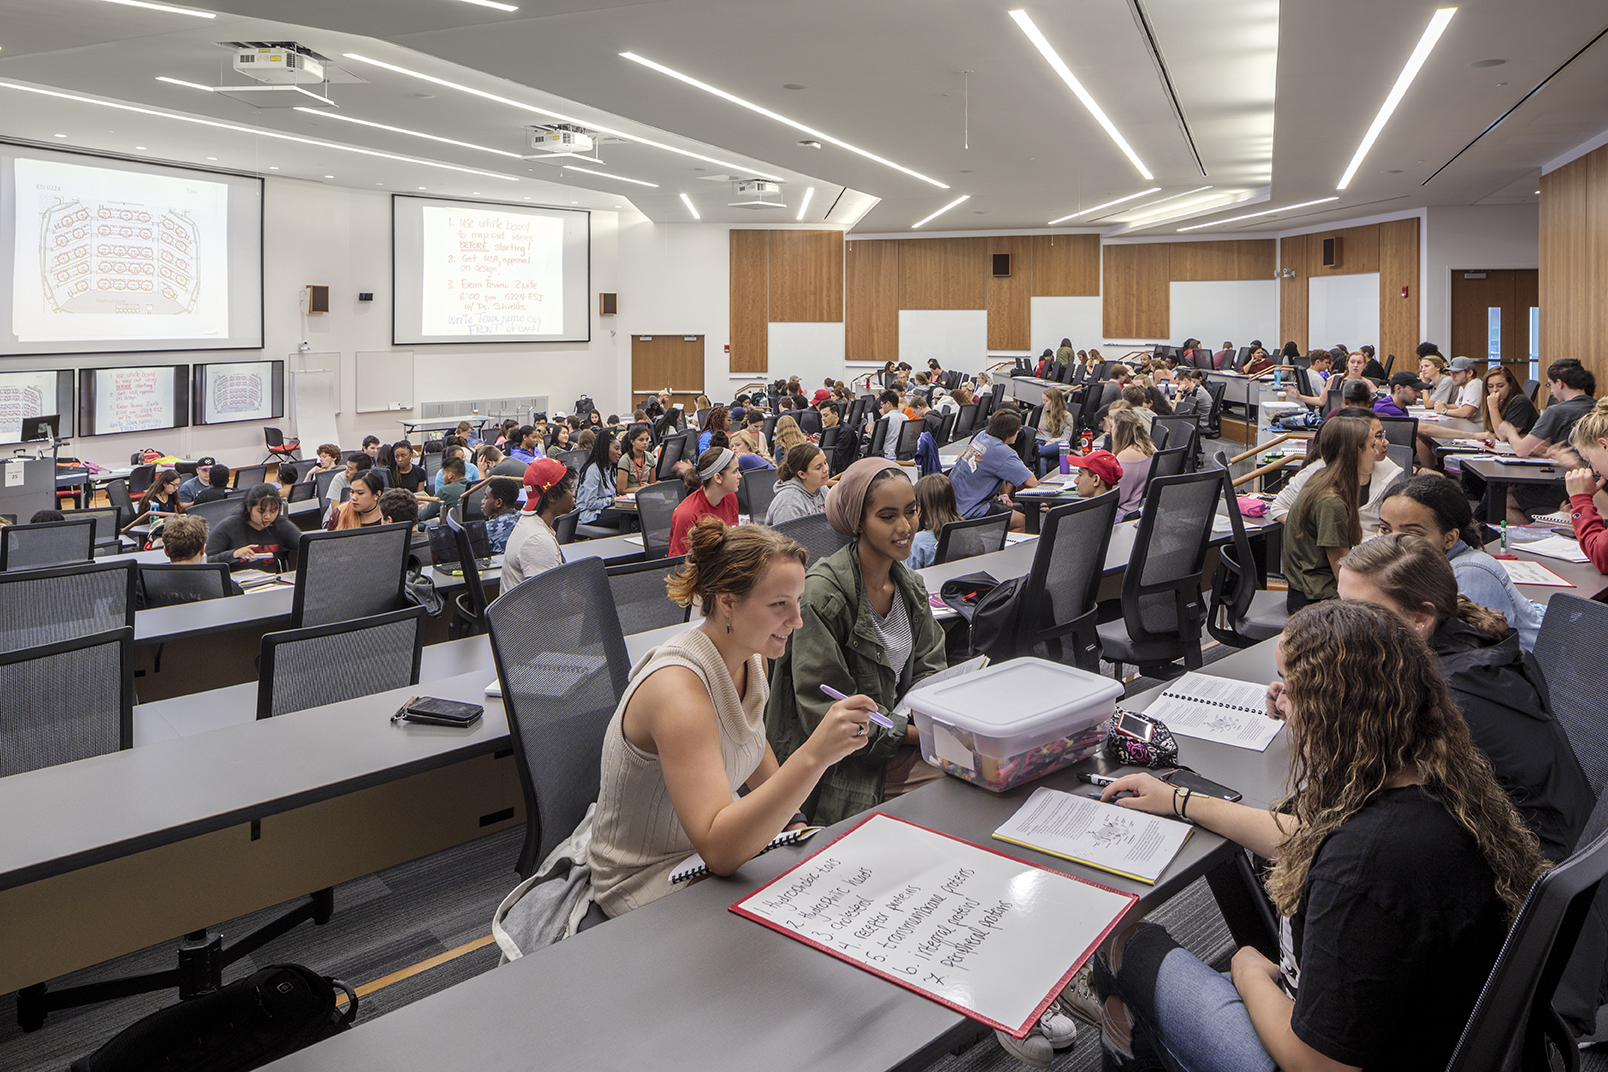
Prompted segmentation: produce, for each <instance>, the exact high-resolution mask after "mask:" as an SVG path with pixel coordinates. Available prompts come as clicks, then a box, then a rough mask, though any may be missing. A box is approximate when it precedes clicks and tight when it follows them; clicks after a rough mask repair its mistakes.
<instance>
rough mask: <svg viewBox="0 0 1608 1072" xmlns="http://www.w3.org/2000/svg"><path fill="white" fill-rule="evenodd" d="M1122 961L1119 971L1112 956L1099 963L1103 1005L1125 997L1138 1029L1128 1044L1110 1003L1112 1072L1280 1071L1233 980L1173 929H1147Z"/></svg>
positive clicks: (1107, 1060) (1107, 1065)
mask: <svg viewBox="0 0 1608 1072" xmlns="http://www.w3.org/2000/svg"><path fill="white" fill-rule="evenodd" d="M1120 961H1121V965H1122V966H1121V968H1120V969H1119V970H1116V971H1113V970H1112V968H1111V965H1110V963H1109V961H1108V960H1107V958H1106V954H1104V953H1101V954H1099V955H1098V956H1097V957H1096V958H1095V962H1094V990H1095V993H1096V994H1098V995H1099V996H1100V1000H1101V1001H1102V1002H1104V1001H1105V1000H1106V999H1107V998H1109V997H1112V996H1115V997H1117V998H1118V999H1120V1000H1121V1002H1122V1004H1123V1005H1124V1006H1126V1009H1127V1016H1126V1023H1127V1025H1128V1027H1129V1030H1130V1032H1131V1037H1130V1039H1129V1040H1128V1045H1127V1047H1123V1046H1122V1044H1121V1039H1120V1038H1116V1037H1114V1036H1113V1034H1112V1030H1111V1029H1112V1027H1113V1026H1117V1027H1118V1034H1120V1027H1121V1022H1122V1020H1123V1017H1122V1015H1121V1013H1120V1012H1114V1010H1113V1009H1112V1008H1111V1007H1110V1006H1107V1009H1106V1014H1105V1016H1106V1021H1107V1024H1106V1026H1105V1028H1103V1029H1102V1030H1101V1032H1100V1044H1101V1052H1102V1068H1104V1070H1105V1072H1150V1070H1154V1069H1164V1070H1166V1072H1278V1069H1277V1067H1276V1066H1275V1065H1274V1063H1273V1059H1272V1058H1271V1057H1269V1056H1268V1054H1267V1051H1266V1050H1265V1049H1263V1048H1262V1043H1261V1041H1260V1040H1259V1039H1258V1038H1257V1037H1256V1029H1255V1028H1253V1027H1252V1026H1251V1016H1250V1013H1248V1012H1246V1011H1245V1003H1244V1002H1243V1001H1241V1000H1240V996H1239V991H1237V990H1235V989H1234V984H1233V982H1232V981H1230V979H1229V977H1228V976H1227V975H1226V974H1219V973H1218V972H1215V971H1213V970H1212V969H1211V968H1209V967H1207V966H1206V965H1205V964H1203V963H1201V961H1200V960H1199V959H1197V958H1196V957H1195V956H1194V954H1192V953H1190V952H1189V951H1188V950H1187V949H1184V948H1183V947H1182V946H1180V945H1179V944H1178V943H1177V942H1175V941H1173V939H1172V936H1171V935H1169V934H1168V933H1167V932H1166V930H1165V929H1163V928H1161V927H1158V926H1155V925H1154V924H1144V925H1142V926H1140V927H1139V929H1138V930H1136V931H1134V932H1133V933H1132V934H1131V935H1130V936H1129V938H1128V941H1127V944H1126V945H1125V946H1124V947H1123V949H1122V954H1121V957H1120ZM1114 1016H1115V1018H1116V1019H1117V1020H1118V1021H1119V1023H1118V1024H1117V1025H1113V1024H1112V1020H1113V1017H1114Z"/></svg>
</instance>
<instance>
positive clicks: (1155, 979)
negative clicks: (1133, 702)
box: [1093, 600, 1546, 1072]
mask: <svg viewBox="0 0 1608 1072" xmlns="http://www.w3.org/2000/svg"><path fill="white" fill-rule="evenodd" d="M1279 668H1280V671H1281V672H1282V673H1283V675H1284V679H1285V680H1284V682H1276V683H1274V685H1272V686H1271V687H1270V688H1269V706H1270V708H1271V709H1272V714H1273V717H1277V718H1281V719H1283V720H1284V721H1285V722H1286V723H1287V726H1286V732H1287V733H1289V735H1290V741H1289V747H1290V757H1291V763H1292V765H1293V769H1292V770H1291V772H1290V784H1291V785H1294V786H1299V787H1300V789H1299V791H1298V792H1296V793H1295V794H1294V795H1292V796H1291V797H1290V798H1289V799H1287V800H1285V801H1283V802H1281V803H1280V804H1279V805H1277V806H1275V808H1274V809H1273V810H1264V809H1261V808H1251V807H1246V806H1244V805H1241V804H1231V803H1229V802H1228V801H1225V800H1221V799H1217V798H1213V797H1205V796H1201V795H1199V794H1194V795H1191V794H1190V793H1189V791H1188V790H1185V789H1175V788H1174V787H1173V786H1171V785H1169V784H1168V783H1166V782H1163V781H1160V780H1158V779H1156V778H1154V777H1152V776H1150V775H1148V774H1132V775H1127V776H1125V777H1122V778H1119V779H1117V780H1116V781H1115V782H1114V783H1112V784H1111V785H1110V786H1108V787H1107V788H1106V789H1105V791H1104V795H1105V797H1106V798H1107V799H1110V798H1111V797H1113V796H1115V795H1116V794H1117V793H1119V792H1122V791H1123V790H1127V791H1130V792H1132V793H1134V794H1136V795H1135V796H1133V797H1130V798H1127V799H1124V800H1122V801H1119V802H1118V803H1119V806H1121V807H1125V808H1135V809H1138V810H1141V811H1146V812H1150V813H1151V814H1156V815H1172V814H1179V815H1183V816H1185V817H1187V818H1189V819H1191V820H1193V821H1194V822H1196V823H1198V824H1199V825H1201V826H1203V827H1205V828H1207V829H1208V830H1211V831H1213V832H1214V833H1217V834H1220V835H1222V836H1224V837H1227V838H1230V839H1232V840H1234V841H1236V842H1238V843H1239V844H1240V845H1243V846H1244V847H1246V848H1248V849H1250V850H1251V851H1253V852H1255V853H1257V854H1258V855H1261V856H1265V857H1269V858H1272V859H1273V861H1274V863H1273V869H1272V872H1271V873H1270V875H1269V878H1268V881H1267V887H1268V894H1269V896H1270V897H1271V899H1272V901H1273V904H1274V906H1275V907H1276V908H1277V910H1278V912H1279V914H1280V916H1281V921H1280V924H1281V925H1280V932H1281V934H1280V947H1281V953H1282V955H1281V958H1280V960H1281V962H1280V963H1274V962H1273V961H1271V960H1269V959H1267V958H1266V957H1265V956H1263V955H1262V954H1261V953H1260V952H1258V951H1256V950H1255V949H1253V948H1251V947H1249V946H1247V947H1244V948H1242V949H1240V950H1239V951H1238V952H1237V953H1235V954H1234V959H1233V970H1232V979H1231V980H1230V979H1225V978H1224V977H1223V976H1221V975H1219V974H1218V973H1217V972H1215V971H1213V970H1212V969H1211V968H1209V967H1207V966H1206V965H1205V964H1203V963H1201V962H1200V961H1199V960H1197V959H1196V958H1195V957H1193V956H1191V955H1190V954H1189V953H1188V952H1187V951H1185V950H1184V949H1182V948H1181V947H1180V946H1179V945H1178V944H1177V943H1176V942H1174V941H1173V940H1172V938H1171V937H1169V936H1168V934H1167V932H1166V931H1165V930H1164V929H1162V928H1161V927H1158V926H1155V925H1152V924H1145V923H1140V924H1136V925H1135V926H1133V927H1132V928H1129V929H1127V930H1125V931H1123V932H1122V933H1120V934H1119V935H1118V936H1117V937H1116V938H1115V939H1114V940H1113V941H1112V942H1111V943H1110V945H1109V946H1108V947H1107V949H1105V950H1103V951H1102V953H1101V954H1100V955H1099V957H1098V958H1097V960H1096V963H1095V967H1094V972H1093V975H1094V989H1095V992H1096V994H1097V995H1098V997H1099V1000H1100V1002H1101V1003H1102V1004H1103V1010H1102V1011H1103V1017H1104V1029H1103V1031H1102V1034H1101V1044H1102V1046H1103V1047H1104V1050H1105V1057H1106V1065H1105V1067H1106V1068H1108V1069H1111V1068H1116V1069H1128V1068H1140V1067H1145V1068H1152V1067H1162V1061H1161V1059H1160V1057H1159V1054H1161V1053H1163V1052H1165V1053H1168V1054H1169V1061H1168V1062H1167V1063H1166V1064H1165V1067H1167V1068H1175V1067H1184V1068H1188V1069H1190V1070H1191V1072H1215V1070H1219V1069H1221V1070H1225V1072H1226V1070H1229V1069H1232V1070H1234V1072H1253V1070H1257V1072H1271V1070H1273V1069H1274V1068H1275V1067H1277V1068H1282V1069H1285V1070H1294V1069H1307V1068H1334V1067H1337V1066H1338V1067H1350V1068H1366V1069H1369V1070H1377V1072H1384V1070H1395V1069H1400V1070H1403V1072H1406V1070H1409V1069H1410V1070H1413V1072H1422V1070H1424V1069H1435V1068H1444V1067H1445V1066H1446V1062H1447V1059H1448V1058H1449V1057H1450V1056H1451V1053H1452V1050H1453V1049H1454V1048H1455V1047H1456V1045H1457V1040H1458V1037H1459V1035H1460V1034H1461V1033H1462V1030H1463V1027H1464V1025H1465V1024H1466V1023H1467V1022H1468V1018H1469V1014H1470V1012H1471V1011H1472V1010H1473V1007H1474V1003H1475V1001H1476V1000H1477V999H1478V998H1479V994H1480V990H1481V988H1482V987H1483V986H1484V984H1485V980H1486V977H1487V976H1488V975H1489V974H1490V970H1491V966H1492V965H1493V964H1494V963H1495V962H1496V957H1497V954H1498V952H1499V951H1500V950H1501V948H1502V942H1503V940H1504V938H1505V937H1506V935H1507V929H1508V926H1509V924H1510V923H1511V922H1512V920H1513V918H1514V916H1515V915H1516V914H1517V913H1518V910H1519V907H1520V905H1522V904H1523V901H1524V898H1525V895H1526V894H1527V893H1528V892H1529V889H1530V886H1531V884H1532V883H1533V882H1534V881H1535V879H1536V877H1537V876H1539V875H1540V874H1541V872H1542V870H1543V869H1544V868H1545V866H1546V864H1545V861H1544V859H1543V858H1542V856H1541V851H1540V847H1539V844H1538V843H1537V841H1536V838H1535V835H1534V834H1532V833H1531V832H1530V831H1529V830H1528V829H1526V828H1525V826H1524V824H1523V820H1522V819H1520V817H1519V814H1518V812H1517V811H1515V810H1514V808H1513V805H1512V804H1511V803H1509V801H1508V798H1507V796H1506V794H1504V793H1503V792H1502V788H1501V786H1499V785H1498V784H1497V781H1496V778H1495V777H1494V776H1493V775H1492V774H1491V769H1490V766H1489V765H1488V764H1486V763H1484V762H1483V761H1482V760H1481V759H1480V757H1479V755H1478V754H1477V752H1476V751H1475V748H1474V744H1473V742H1472V741H1471V740H1470V738H1469V732H1468V725H1467V723H1465V722H1464V720H1463V718H1462V716H1461V715H1460V714H1459V713H1458V710H1457V707H1456V705H1455V704H1454V703H1453V702H1452V699H1451V697H1450V696H1449V695H1448V693H1447V690H1446V684H1445V681H1444V680H1443V679H1442V677H1441V675H1440V673H1439V672H1438V670H1437V669H1436V666H1435V658H1434V656H1433V655H1432V654H1431V653H1430V651H1429V649H1428V647H1426V646H1425V644H1424V642H1423V640H1421V639H1420V638H1419V637H1418V635H1417V634H1416V633H1414V632H1413V631H1412V630H1411V629H1410V628H1409V627H1408V626H1407V625H1406V623H1404V622H1403V621H1402V620H1401V619H1400V618H1399V617H1398V616H1396V615H1395V614H1392V613H1391V612H1389V611H1387V610H1385V609H1384V608H1382V607H1377V606H1374V605H1372V604H1368V603H1358V602H1354V601H1351V600H1331V601H1328V602H1324V603H1319V604H1315V605H1313V606H1310V607H1306V608H1304V609H1303V610H1300V611H1298V612H1297V613H1295V614H1293V615H1291V617H1290V621H1289V625H1288V626H1287V627H1286V629H1285V631H1284V637H1283V640H1282V641H1281V642H1280V645H1279ZM1460 816H1461V817H1462V818H1459V817H1460Z"/></svg>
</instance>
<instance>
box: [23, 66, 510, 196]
mask: <svg viewBox="0 0 1608 1072" xmlns="http://www.w3.org/2000/svg"><path fill="white" fill-rule="evenodd" d="M0 89H14V90H17V91H18V92H20V93H33V94H36V95H38V96H41V97H54V98H55V99H57V100H69V101H76V102H78V103H79V104H94V105H98V106H99V107H102V108H112V109H115V110H117V111H120V112H134V113H135V114H138V115H154V116H156V117H157V118H158V119H172V120H174V121H176V122H179V123H192V124H194V125H196V126H202V127H212V128H214V129H215V130H232V131H235V132H237V133H240V134H250V135H251V136H252V137H256V138H273V139H275V140H277V141H293V142H295V143H297V144H298V145H313V146H317V147H318V148H320V149H337V150H339V151H341V152H343V153H357V154H358V155H360V156H374V157H379V158H380V159H381V160H399V161H401V162H402V163H404V164H422V165H423V166H425V167H433V168H442V169H444V170H446V171H461V172H463V173H464V174H466V175H484V176H485V177H486V178H488V179H502V180H504V181H506V182H518V181H519V176H517V175H499V174H498V173H497V172H495V171H480V170H478V169H476V168H471V167H460V166H459V165H457V164H443V163H441V162H439V161H436V160H425V159H423V158H421V157H417V156H402V155H401V154H400V153H382V152H380V151H379V150H378V149H364V148H362V147H361V146H357V145H342V144H341V143H340V142H334V141H320V140H318V139H317V138H302V137H298V136H296V135H295V134H281V133H280V132H279V131H277V130H267V129H264V128H260V127H247V126H241V125H240V124H238V123H225V122H221V121H219V120H217V119H202V118H200V117H198V116H193V115H179V114H178V113H176V112H163V111H158V110H157V109H155V108H141V107H138V106H136V105H133V104H124V103H122V102H121V101H106V100H97V99H95V98H94V97H85V96H81V95H79V94H77V93H62V92H61V91H59V90H54V89H42V88H40V87H38V86H25V85H21V84H19V83H17V82H0ZM375 185H383V184H381V183H376V184H375Z"/></svg>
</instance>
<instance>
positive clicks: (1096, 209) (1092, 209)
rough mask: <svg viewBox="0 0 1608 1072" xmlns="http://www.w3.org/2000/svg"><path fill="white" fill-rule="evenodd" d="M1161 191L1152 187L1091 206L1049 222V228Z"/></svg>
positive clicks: (1156, 187)
mask: <svg viewBox="0 0 1608 1072" xmlns="http://www.w3.org/2000/svg"><path fill="white" fill-rule="evenodd" d="M1159 189H1161V187H1160V186H1152V187H1151V188H1150V189H1148V190H1140V191H1139V192H1138V193H1136V194H1128V195H1127V196H1126V197H1119V198H1117V199H1116V200H1115V201H1107V202H1106V203H1105V204H1103V205H1091V206H1090V207H1088V208H1086V209H1084V210H1083V211H1081V212H1074V213H1071V214H1070V215H1067V216H1062V217H1061V218H1060V219H1058V220H1051V221H1050V222H1049V226H1051V227H1054V226H1055V225H1056V224H1058V223H1061V222H1063V221H1065V220H1075V219H1077V218H1078V217H1079V216H1087V215H1088V214H1089V213H1091V212H1099V211H1100V210H1101V209H1103V208H1110V207H1111V206H1112V205H1120V204H1122V203H1123V202H1124V201H1132V200H1133V199H1134V198H1136V197H1143V196H1145V194H1153V193H1155V192H1156V191H1157V190H1159Z"/></svg>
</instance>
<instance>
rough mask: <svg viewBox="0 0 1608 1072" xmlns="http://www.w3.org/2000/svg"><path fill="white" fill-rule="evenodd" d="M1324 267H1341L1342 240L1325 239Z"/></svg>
mask: <svg viewBox="0 0 1608 1072" xmlns="http://www.w3.org/2000/svg"><path fill="white" fill-rule="evenodd" d="M1323 266H1324V267H1325V268H1338V267H1340V239H1338V238H1325V239H1324V240H1323Z"/></svg>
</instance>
